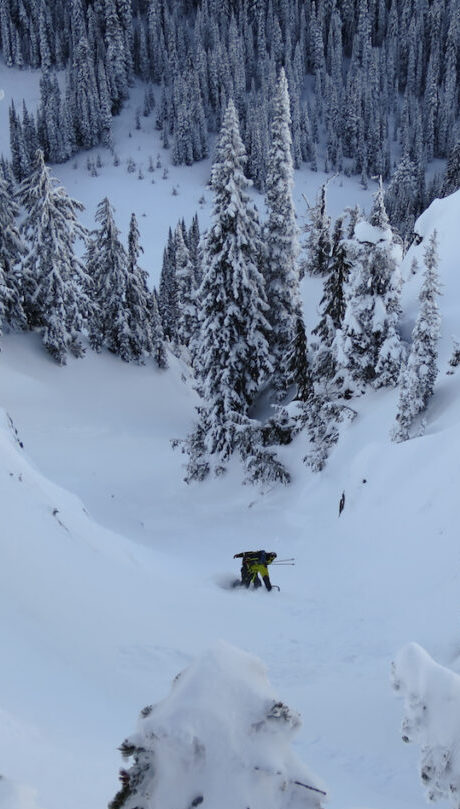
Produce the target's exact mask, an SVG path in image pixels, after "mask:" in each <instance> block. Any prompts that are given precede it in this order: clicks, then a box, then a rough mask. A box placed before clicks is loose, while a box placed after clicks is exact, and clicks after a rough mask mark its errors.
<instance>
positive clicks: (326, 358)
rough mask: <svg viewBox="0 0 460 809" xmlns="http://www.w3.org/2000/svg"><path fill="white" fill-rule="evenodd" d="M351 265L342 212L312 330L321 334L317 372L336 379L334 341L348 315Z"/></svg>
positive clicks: (335, 230)
mask: <svg viewBox="0 0 460 809" xmlns="http://www.w3.org/2000/svg"><path fill="white" fill-rule="evenodd" d="M350 269H351V259H350V258H349V256H348V252H347V247H346V242H345V240H344V217H343V216H341V217H339V218H338V219H337V220H336V222H335V225H334V232H333V236H332V252H331V257H330V262H329V272H328V275H327V277H326V278H325V281H324V289H323V296H322V298H321V301H320V311H321V319H320V321H319V323H318V325H317V326H316V328H314V329H313V332H312V334H314V335H317V336H318V338H319V345H318V347H317V350H316V352H315V358H314V375H315V377H316V378H317V379H318V380H330V379H332V378H333V377H334V375H335V373H336V370H337V364H336V359H335V351H334V342H335V339H336V335H337V332H338V330H339V329H340V328H341V327H342V322H343V318H344V316H345V293H344V288H345V284H346V283H347V281H348V277H349V275H350Z"/></svg>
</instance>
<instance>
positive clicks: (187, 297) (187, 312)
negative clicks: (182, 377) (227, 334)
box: [174, 224, 197, 347]
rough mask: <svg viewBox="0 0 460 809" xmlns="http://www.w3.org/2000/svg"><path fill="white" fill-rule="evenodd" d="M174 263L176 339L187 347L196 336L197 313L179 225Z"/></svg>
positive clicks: (175, 235)
mask: <svg viewBox="0 0 460 809" xmlns="http://www.w3.org/2000/svg"><path fill="white" fill-rule="evenodd" d="M174 237H175V263H176V282H177V297H178V310H179V322H178V325H177V339H178V342H179V344H180V345H182V346H186V347H187V346H188V345H189V344H190V341H191V340H193V338H194V337H195V335H196V330H197V311H196V304H195V288H194V267H193V264H192V260H191V258H190V252H189V250H188V247H187V245H186V244H185V240H184V232H183V228H182V225H181V224H178V225H177V227H176V230H175V234H174Z"/></svg>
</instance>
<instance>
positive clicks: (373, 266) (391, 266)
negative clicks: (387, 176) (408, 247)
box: [334, 187, 402, 391]
mask: <svg viewBox="0 0 460 809" xmlns="http://www.w3.org/2000/svg"><path fill="white" fill-rule="evenodd" d="M371 216H372V219H373V221H375V222H378V223H379V224H376V225H372V224H370V223H368V222H364V221H362V222H358V224H357V225H356V226H355V230H354V238H353V239H349V240H348V242H347V244H346V251H347V259H348V260H349V262H350V264H351V270H350V274H349V277H348V279H347V281H346V284H345V287H344V291H345V313H344V316H343V321H342V326H341V329H340V331H339V332H338V333H337V335H336V340H335V349H334V350H335V352H336V361H337V365H338V371H337V373H338V375H341V376H342V386H343V389H344V390H345V389H346V390H351V391H352V390H353V389H354V387H355V386H356V385H358V387H359V386H360V385H362V384H366V383H371V384H372V385H373V386H374V387H382V386H384V385H396V384H397V380H398V376H399V370H400V367H401V362H402V348H401V343H400V339H399V334H398V331H397V325H398V321H399V315H400V303H399V298H400V286H401V279H400V273H399V263H400V261H401V258H402V254H401V245H400V242H399V241H398V240H397V239H396V238H395V236H394V234H393V232H392V230H391V228H390V227H389V225H388V219H387V216H386V213H385V208H384V205H383V196H382V189H381V187H380V188H379V190H378V191H377V194H376V200H375V206H374V209H373V211H372V214H371Z"/></svg>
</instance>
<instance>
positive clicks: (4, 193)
mask: <svg viewBox="0 0 460 809" xmlns="http://www.w3.org/2000/svg"><path fill="white" fill-rule="evenodd" d="M18 216H19V208H18V206H17V205H16V202H15V201H14V198H13V196H12V195H11V194H10V192H9V190H8V186H7V184H6V181H5V180H4V178H3V176H0V330H1V331H3V330H4V329H5V328H8V329H9V330H11V331H23V330H24V329H26V328H27V319H26V316H25V312H24V309H23V306H22V294H21V288H22V285H21V267H20V262H21V259H22V257H23V256H24V254H25V253H26V247H25V245H24V242H23V241H22V239H21V236H20V234H19V231H18V227H17V222H16V220H17V218H18Z"/></svg>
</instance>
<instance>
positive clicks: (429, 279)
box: [392, 231, 441, 441]
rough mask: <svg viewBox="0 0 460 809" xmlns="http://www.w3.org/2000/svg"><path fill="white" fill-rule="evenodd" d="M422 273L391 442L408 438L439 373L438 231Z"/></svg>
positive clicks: (431, 393) (432, 236)
mask: <svg viewBox="0 0 460 809" xmlns="http://www.w3.org/2000/svg"><path fill="white" fill-rule="evenodd" d="M424 262H425V272H424V276H423V283H422V287H421V290H420V295H419V300H420V310H419V313H418V316H417V320H416V322H415V326H414V330H413V332H412V342H411V347H410V351H409V357H408V360H407V364H406V365H405V367H404V368H403V369H402V371H401V376H400V382H399V403H398V412H397V415H396V426H395V428H394V430H393V433H392V438H393V440H394V441H407V439H408V438H409V437H410V427H411V425H412V422H413V421H414V419H415V417H416V416H417V415H418V414H419V413H422V412H423V411H424V410H426V408H427V405H428V402H429V400H430V398H431V397H432V395H433V391H434V385H435V382H436V377H437V374H438V365H437V360H438V342H439V336H440V329H441V316H440V314H439V307H438V304H437V297H438V295H439V294H440V284H439V277H438V256H437V234H436V231H434V232H433V233H432V235H431V237H430V240H429V243H428V246H427V248H426V251H425V256H424Z"/></svg>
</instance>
